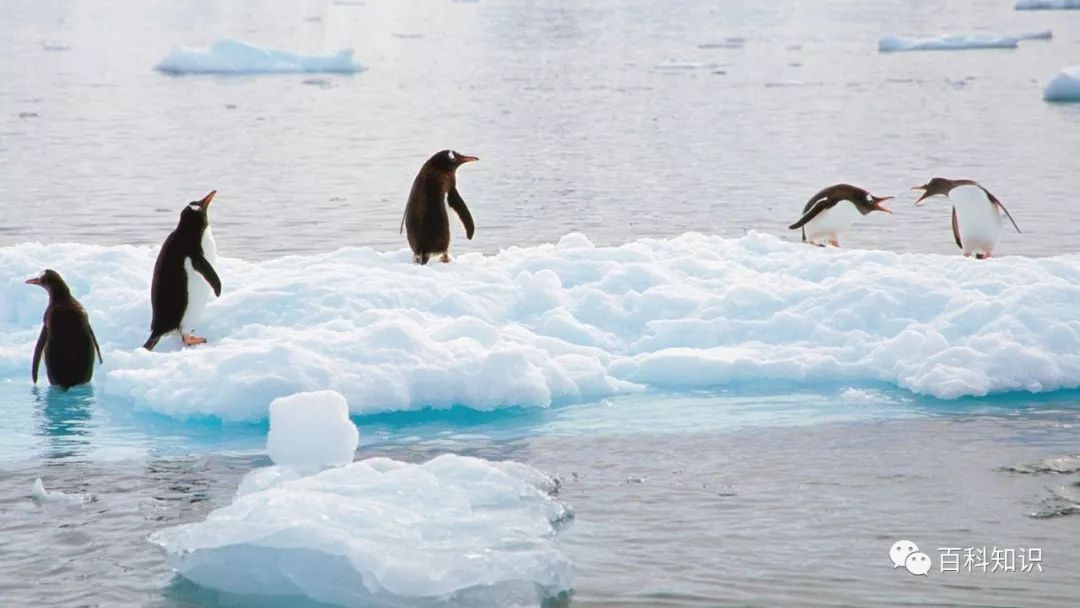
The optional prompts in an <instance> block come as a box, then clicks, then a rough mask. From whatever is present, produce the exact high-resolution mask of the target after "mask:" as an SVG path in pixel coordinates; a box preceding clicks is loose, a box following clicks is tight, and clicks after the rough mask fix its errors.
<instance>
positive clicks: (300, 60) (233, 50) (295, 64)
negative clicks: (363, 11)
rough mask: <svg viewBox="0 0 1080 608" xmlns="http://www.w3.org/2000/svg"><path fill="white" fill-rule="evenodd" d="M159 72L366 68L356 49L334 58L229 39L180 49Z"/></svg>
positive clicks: (348, 71) (165, 60)
mask: <svg viewBox="0 0 1080 608" xmlns="http://www.w3.org/2000/svg"><path fill="white" fill-rule="evenodd" d="M155 69H157V70H158V71H161V72H165V73H168V74H287V73H309V72H318V73H347V74H351V73H355V72H359V71H361V70H363V69H364V68H363V67H362V66H361V65H360V64H359V63H357V62H356V61H355V60H353V51H352V49H343V50H340V51H338V52H337V53H334V54H332V55H300V54H297V53H290V52H288V51H280V50H277V49H271V48H266V47H261V46H256V45H254V44H248V43H246V42H241V41H238V40H230V39H227V38H226V39H222V40H218V41H217V42H215V43H214V44H213V45H212V46H211V47H210V48H208V49H197V48H192V47H186V46H178V47H176V48H174V49H173V50H172V51H170V52H169V54H168V55H166V56H165V58H164V59H162V60H161V62H160V63H158V64H157V66H156V67H155Z"/></svg>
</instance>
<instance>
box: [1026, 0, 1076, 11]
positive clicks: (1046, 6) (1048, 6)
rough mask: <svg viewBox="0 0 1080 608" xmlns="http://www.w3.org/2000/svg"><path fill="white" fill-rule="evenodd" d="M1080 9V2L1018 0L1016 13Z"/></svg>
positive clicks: (1067, 0)
mask: <svg viewBox="0 0 1080 608" xmlns="http://www.w3.org/2000/svg"><path fill="white" fill-rule="evenodd" d="M1065 9H1080V0H1018V1H1017V3H1016V10H1018V11H1049V10H1065Z"/></svg>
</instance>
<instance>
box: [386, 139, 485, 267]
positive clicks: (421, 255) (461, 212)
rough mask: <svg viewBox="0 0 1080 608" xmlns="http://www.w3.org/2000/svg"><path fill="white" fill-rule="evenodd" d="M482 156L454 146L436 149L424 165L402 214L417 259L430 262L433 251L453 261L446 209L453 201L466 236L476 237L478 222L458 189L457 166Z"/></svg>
mask: <svg viewBox="0 0 1080 608" xmlns="http://www.w3.org/2000/svg"><path fill="white" fill-rule="evenodd" d="M477 160H479V159H478V158H477V157H475V156H466V155H464V154H459V153H457V152H455V151H453V150H441V151H439V152H436V153H435V154H434V155H433V156H432V157H431V158H429V159H428V160H427V162H425V163H424V166H423V167H421V168H420V172H419V173H417V174H416V179H414V180H413V185H412V190H410V191H409V202H408V203H406V205H405V215H404V216H402V218H401V228H402V230H404V231H405V232H406V236H407V237H408V240H409V247H410V248H411V249H412V252H413V260H414V261H415V262H416V263H418V264H426V263H427V261H428V259H429V258H430V257H431V256H432V255H439V254H442V261H444V262H448V261H450V254H449V250H450V220H449V217H448V215H447V213H446V206H447V205H449V206H450V208H451V209H453V210H454V211H455V212H456V213H457V214H458V217H459V218H461V223H462V224H464V225H465V236H466V237H468V238H469V239H472V238H473V233H474V232H475V226H474V225H473V218H472V214H471V213H469V208H468V207H467V206H466V205H465V201H464V200H463V199H462V198H461V195H460V194H458V191H457V169H458V167H460V166H461V165H464V164H465V163H471V162H474V161H477Z"/></svg>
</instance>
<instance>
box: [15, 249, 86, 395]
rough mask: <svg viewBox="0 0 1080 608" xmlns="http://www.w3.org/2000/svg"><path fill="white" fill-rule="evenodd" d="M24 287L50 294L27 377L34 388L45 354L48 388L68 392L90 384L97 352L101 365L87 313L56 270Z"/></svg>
mask: <svg viewBox="0 0 1080 608" xmlns="http://www.w3.org/2000/svg"><path fill="white" fill-rule="evenodd" d="M26 283H27V284H28V285H39V286H41V287H44V288H45V291H47V292H49V306H48V308H46V309H45V318H44V319H43V322H42V324H41V334H40V335H38V339H37V345H36V346H34V363H33V366H32V367H31V369H30V377H31V378H33V380H34V383H35V384H36V383H37V377H38V366H39V365H40V364H41V354H42V352H44V353H45V373H46V374H48V376H49V383H50V384H54V385H56V386H59V387H61V388H70V387H72V386H75V385H76V384H86V383H87V382H90V379H91V378H93V377H94V353H95V352H97V357H98V361H100V362H102V363H104V361H103V360H102V358H101V347H99V346H98V343H97V338H96V337H94V330H93V329H92V328H91V327H90V318H89V317H87V316H86V309H85V308H83V307H82V304H79V301H78V300H76V299H75V298H74V297H73V296H72V295H71V290H70V289H68V286H67V283H65V282H64V279H62V278H60V274H59V273H57V272H56V271H55V270H46V271H44V272H42V273H41V276H38V277H34V278H32V279H28V280H27V281H26Z"/></svg>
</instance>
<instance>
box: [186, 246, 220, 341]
mask: <svg viewBox="0 0 1080 608" xmlns="http://www.w3.org/2000/svg"><path fill="white" fill-rule="evenodd" d="M202 250H203V257H205V258H206V261H208V262H210V265H211V266H213V265H214V264H215V263H216V262H217V244H216V243H214V235H213V234H212V233H211V232H210V227H209V226H207V227H206V230H205V231H204V232H203V238H202ZM184 270H185V271H186V272H187V293H188V305H187V308H186V309H185V310H184V316H183V318H182V319H181V320H180V331H181V332H182V333H185V334H190V333H192V332H193V331H194V330H195V325H197V324H198V323H199V319H201V318H202V313H203V310H204V309H205V308H206V304H207V303H208V302H210V300H211V298H213V297H214V289H213V288H212V287H210V283H208V282H207V281H206V278H204V277H203V275H201V274H199V272H198V271H196V270H195V268H194V267H193V266H192V265H191V258H184ZM215 270H216V268H215Z"/></svg>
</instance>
